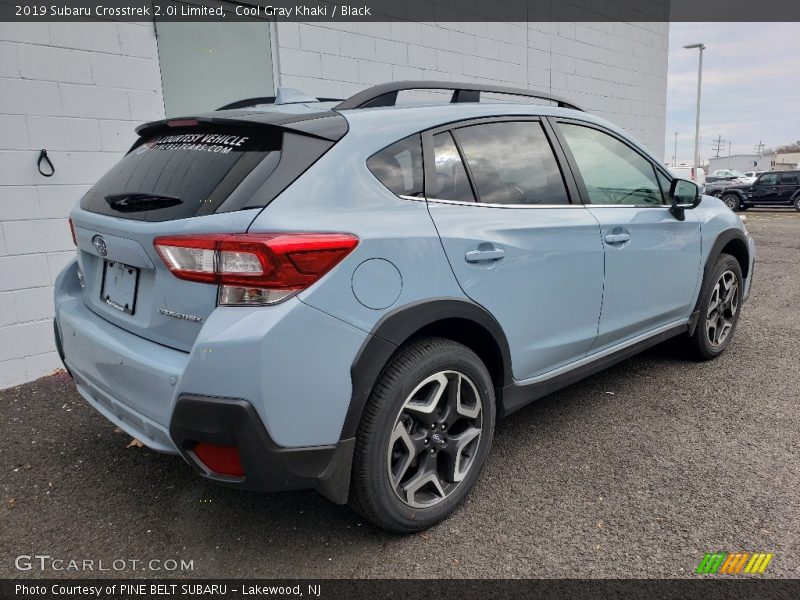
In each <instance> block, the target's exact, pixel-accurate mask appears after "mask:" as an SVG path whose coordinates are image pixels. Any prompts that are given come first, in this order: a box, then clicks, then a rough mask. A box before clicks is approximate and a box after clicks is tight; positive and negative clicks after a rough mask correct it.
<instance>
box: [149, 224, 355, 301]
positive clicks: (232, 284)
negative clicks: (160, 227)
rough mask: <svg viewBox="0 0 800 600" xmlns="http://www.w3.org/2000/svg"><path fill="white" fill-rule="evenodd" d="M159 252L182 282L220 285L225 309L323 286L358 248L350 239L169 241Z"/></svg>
mask: <svg viewBox="0 0 800 600" xmlns="http://www.w3.org/2000/svg"><path fill="white" fill-rule="evenodd" d="M153 243H154V245H155V247H156V251H157V252H158V254H159V256H161V259H162V260H163V261H164V264H165V265H166V266H167V267H168V268H169V270H170V271H171V272H172V273H173V275H175V276H176V277H179V278H180V279H186V280H188V281H197V282H200V283H210V284H216V285H218V286H220V287H219V294H218V301H219V304H223V305H240V304H275V303H277V302H280V301H281V300H285V299H286V298H288V297H290V296H293V295H294V294H296V293H297V292H299V291H301V290H303V289H305V288H307V287H308V286H310V285H312V284H313V283H314V282H316V281H317V280H319V279H320V278H321V277H322V276H323V275H325V273H327V272H328V271H330V270H331V269H332V268H333V267H335V266H336V265H337V264H338V263H339V262H341V260H342V259H343V258H344V257H345V256H347V255H348V254H349V253H350V252H351V251H352V250H353V248H355V247H356V245H358V238H357V237H355V236H354V235H350V234H346V233H233V234H203V235H183V236H166V237H159V238H156V239H155V240H154V242H153Z"/></svg>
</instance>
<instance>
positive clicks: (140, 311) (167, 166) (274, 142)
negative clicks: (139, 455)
mask: <svg viewBox="0 0 800 600" xmlns="http://www.w3.org/2000/svg"><path fill="white" fill-rule="evenodd" d="M137 131H138V132H139V134H140V139H139V141H138V142H137V143H136V144H135V145H134V147H133V148H132V149H131V150H130V151H129V152H128V154H127V155H126V156H125V157H124V158H123V159H122V160H121V161H120V162H119V163H118V164H117V165H115V166H114V167H113V168H112V169H111V170H110V171H109V172H108V173H106V174H105V175H104V176H103V177H102V178H101V179H100V180H99V181H98V182H97V183H96V184H95V185H94V186H93V187H92V188H91V189H90V190H89V191H88V192H87V193H86V195H85V196H84V197H83V198H82V200H81V202H80V205H79V207H76V208H75V210H74V211H73V212H72V222H73V227H74V230H75V236H76V241H77V245H78V260H79V265H80V269H81V274H82V277H83V281H84V288H83V298H84V302H85V304H86V306H87V307H88V308H89V309H90V310H92V311H93V312H95V313H96V314H98V315H99V316H101V317H103V318H104V319H106V320H108V321H110V322H112V323H114V324H115V325H117V326H119V327H121V328H123V329H125V330H127V331H129V332H131V333H134V334H136V335H139V336H141V337H144V338H147V339H149V340H152V341H154V342H157V343H159V344H163V345H166V346H169V347H172V348H176V349H179V350H184V351H188V350H190V349H191V347H192V344H193V343H194V340H195V338H196V336H197V333H198V332H199V330H200V327H201V326H202V322H203V321H204V320H205V319H206V318H207V317H208V315H209V314H210V313H211V311H213V310H214V308H215V307H216V305H217V286H216V285H210V284H206V283H198V282H193V281H186V280H182V279H178V278H177V277H175V275H173V274H172V273H171V272H170V271H169V269H168V268H167V267H166V266H165V265H164V262H163V261H162V259H161V258H160V257H159V255H158V253H157V252H156V250H155V247H154V246H153V241H154V239H155V238H157V237H159V236H165V235H172V236H174V235H184V234H202V233H244V232H246V231H247V229H248V227H249V226H250V224H251V223H252V221H253V219H254V218H255V216H256V215H257V214H258V213H259V212H260V211H261V210H263V208H264V207H265V206H266V205H268V204H269V203H270V202H271V201H272V200H273V199H274V198H275V197H276V196H277V195H278V194H280V192H281V191H283V190H284V189H285V188H286V187H287V186H288V185H290V184H291V183H292V182H293V181H294V180H295V179H296V178H297V177H299V176H300V175H302V173H304V172H305V171H306V170H307V169H308V168H309V167H310V166H311V165H313V164H314V162H316V161H317V160H318V159H319V157H320V156H322V155H323V154H324V153H325V152H326V151H327V150H328V149H330V148H331V147H332V146H333V144H335V143H336V141H338V139H340V138H341V137H342V136H343V135H344V134H345V133H346V131H347V124H346V121H345V119H344V117H342V116H341V115H338V114H337V113H332V112H329V111H326V112H316V113H309V112H305V113H299V114H287V113H286V112H257V113H253V112H251V113H243V112H242V111H236V112H235V111H225V112H224V113H214V114H213V115H209V116H201V117H196V118H187V119H178V120H171V121H159V122H155V123H149V124H147V125H144V126H142V127H140V128H139V129H138V130H137Z"/></svg>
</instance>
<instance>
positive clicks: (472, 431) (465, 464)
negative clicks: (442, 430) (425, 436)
mask: <svg viewBox="0 0 800 600" xmlns="http://www.w3.org/2000/svg"><path fill="white" fill-rule="evenodd" d="M480 435H481V430H480V429H478V428H477V427H473V426H470V427H467V428H466V429H465V430H464V431H462V432H461V433H459V434H457V435H453V436H450V440H449V443H448V444H447V446H446V447H445V448H444V450H442V452H443V454H444V455H445V456H446V457H447V458H446V464H445V470H444V478H445V480H446V481H451V482H457V481H461V480H462V479H464V477H465V476H466V474H467V471H469V467H470V464H471V463H470V460H471V458H472V455H471V452H470V449H473V450H474V447H475V446H476V444H473V442H474V441H475V440H476V439H477V438H478V437H480ZM465 450H466V451H467V452H465Z"/></svg>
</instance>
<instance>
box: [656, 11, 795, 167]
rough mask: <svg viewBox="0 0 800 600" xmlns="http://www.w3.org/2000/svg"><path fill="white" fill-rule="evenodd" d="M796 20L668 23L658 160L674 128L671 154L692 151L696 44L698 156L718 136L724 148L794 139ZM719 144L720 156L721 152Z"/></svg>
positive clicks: (741, 149) (687, 156)
mask: <svg viewBox="0 0 800 600" xmlns="http://www.w3.org/2000/svg"><path fill="white" fill-rule="evenodd" d="M799 40H800V23H672V24H671V25H670V36H669V76H668V82H667V132H666V144H665V155H666V156H665V160H666V161H668V162H669V161H671V160H672V154H673V150H674V144H675V132H676V131H677V132H678V160H679V161H680V160H692V158H693V156H694V119H695V106H696V102H697V55H698V51H697V50H696V49H695V50H685V49H684V48H683V46H684V45H686V44H693V43H695V42H702V43H704V44H705V45H706V50H705V51H704V52H703V88H702V98H701V101H700V157H701V158H702V159H707V158H708V157H710V156H714V155H715V154H714V152H713V151H712V142H713V140H714V139H716V137H717V136H718V135H721V136H722V139H723V140H728V141H730V142H732V145H731V154H749V153H752V152H753V151H754V149H755V146H756V145H757V144H758V143H759V141H761V142H763V143H764V144H766V145H767V146H771V147H775V146H780V145H782V144H787V143H790V142H794V141H796V140H800V50H799V49H798V41H799ZM727 152H728V148H727V145H726V146H725V148H724V152H723V153H721V154H720V155H721V156H722V155H727Z"/></svg>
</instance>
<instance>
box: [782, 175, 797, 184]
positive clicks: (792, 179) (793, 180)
mask: <svg viewBox="0 0 800 600" xmlns="http://www.w3.org/2000/svg"><path fill="white" fill-rule="evenodd" d="M781 184H783V185H797V175H795V174H794V173H786V174H781Z"/></svg>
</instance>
